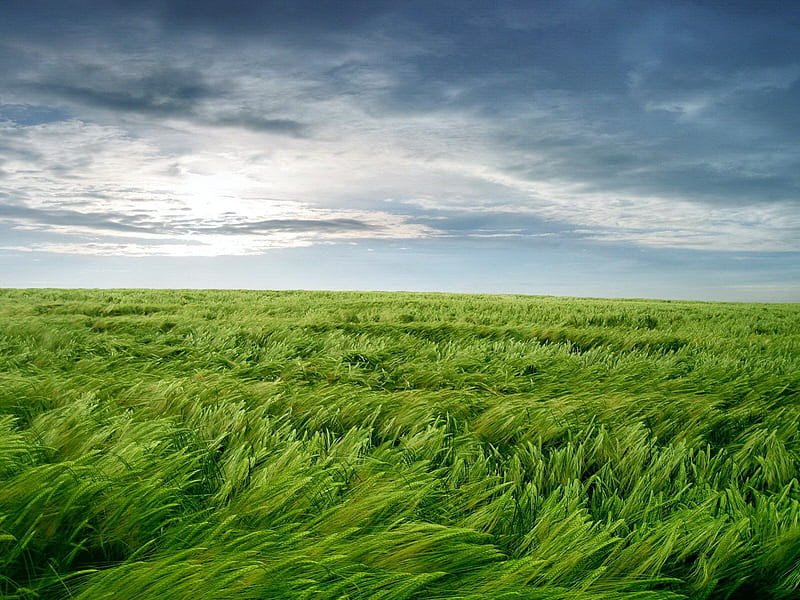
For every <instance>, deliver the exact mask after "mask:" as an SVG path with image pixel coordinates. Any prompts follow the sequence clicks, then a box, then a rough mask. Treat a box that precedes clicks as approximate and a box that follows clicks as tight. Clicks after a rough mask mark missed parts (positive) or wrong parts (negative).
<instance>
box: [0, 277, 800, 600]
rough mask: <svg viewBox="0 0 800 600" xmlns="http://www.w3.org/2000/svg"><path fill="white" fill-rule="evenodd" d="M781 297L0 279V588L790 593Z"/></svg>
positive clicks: (799, 325)
mask: <svg viewBox="0 0 800 600" xmlns="http://www.w3.org/2000/svg"><path fill="white" fill-rule="evenodd" d="M799 424H800V308H798V306H797V305H757V304H749V305H748V304H712V303H691V302H654V301H606V300H575V299H559V298H531V297H512V296H456V295H442V294H388V293H330V292H223V291H218V292H213V291H208V292H201V291H136V290H130V291H122V290H121V291H59V290H37V291H32V290H3V291H0V594H1V595H2V597H3V598H9V599H11V598H20V599H22V598H44V599H64V600H66V599H68V598H80V599H86V600H88V599H96V598H109V599H111V598H113V599H134V598H141V599H145V598H153V599H157V598H170V599H176V598H177V599H180V598H185V599H186V600H190V599H191V600H195V599H196V598H211V599H213V598H219V599H223V598H224V599H232V598H242V599H261V598H308V599H312V598H313V599H323V598H330V599H334V598H350V599H356V598H383V599H396V600H401V599H422V598H431V599H434V598H438V599H445V598H448V599H449V598H463V599H479V598H504V599H511V598H530V599H549V598H562V599H565V600H568V599H575V600H577V599H598V600H599V599H603V600H605V599H608V600H611V599H617V598H621V599H634V598H635V599H668V598H684V597H685V598H696V599H703V598H734V599H735V598H743V599H744V598H787V599H788V598H796V597H798V596H800V483H798V470H799V468H800V427H798V425H799Z"/></svg>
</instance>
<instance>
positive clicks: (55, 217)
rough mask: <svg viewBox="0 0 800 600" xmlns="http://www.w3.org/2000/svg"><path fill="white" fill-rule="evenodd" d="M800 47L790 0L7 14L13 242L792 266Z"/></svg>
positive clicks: (145, 5)
mask: <svg viewBox="0 0 800 600" xmlns="http://www.w3.org/2000/svg"><path fill="white" fill-rule="evenodd" d="M799 56H800V10H798V9H797V8H794V7H793V5H791V3H782V2H728V3H716V2H700V1H695V2H652V3H641V2H621V1H620V2H591V1H588V2H587V1H586V0H574V1H565V2H558V3H531V2H499V3H497V2H455V1H453V2H433V3H430V2H426V3H422V2H415V1H411V2H402V3H400V2H374V1H373V2H337V3H335V5H333V4H331V5H330V6H327V5H325V4H324V3H322V4H320V3H317V2H292V3H285V2H239V3H236V9H235V10H233V9H232V8H231V7H230V5H229V4H227V3H220V2H213V1H210V0H203V1H197V0H195V1H193V2H183V1H182V0H181V1H174V0H173V1H166V0H163V1H156V0H146V1H143V2H132V1H122V0H119V1H115V2H108V1H104V2H100V1H73V0H66V1H59V2H55V1H54V2H39V3H15V2H10V3H3V5H2V6H0V69H1V70H2V72H3V73H4V76H3V83H2V87H0V227H2V230H3V231H6V232H8V233H7V235H6V239H7V240H12V238H13V241H8V242H7V243H5V244H3V247H4V248H6V249H13V250H15V251H20V250H26V251H41V250H45V251H50V252H59V253H76V254H101V255H107V254H112V255H117V254H118V255H170V256H180V255H204V256H215V255H243V254H258V253H262V252H266V251H268V250H270V249H274V248H285V247H296V246H309V245H314V244H326V243H332V242H336V243H340V242H347V243H350V242H356V243H363V242H368V241H370V240H404V239H439V238H442V239H458V240H470V239H484V238H508V239H509V240H514V239H528V240H530V239H537V238H543V237H557V238H559V239H563V240H568V241H570V243H576V244H587V245H592V244H597V243H603V244H619V245H621V246H624V247H629V248H632V249H635V248H641V247H651V248H652V247H657V248H674V249H694V250H704V251H726V252H730V251H747V252H789V251H791V252H798V251H800V144H799V143H798V141H800V119H799V118H798V111H797V110H796V108H795V107H796V106H800V61H798V57H799ZM12 234H13V235H12Z"/></svg>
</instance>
